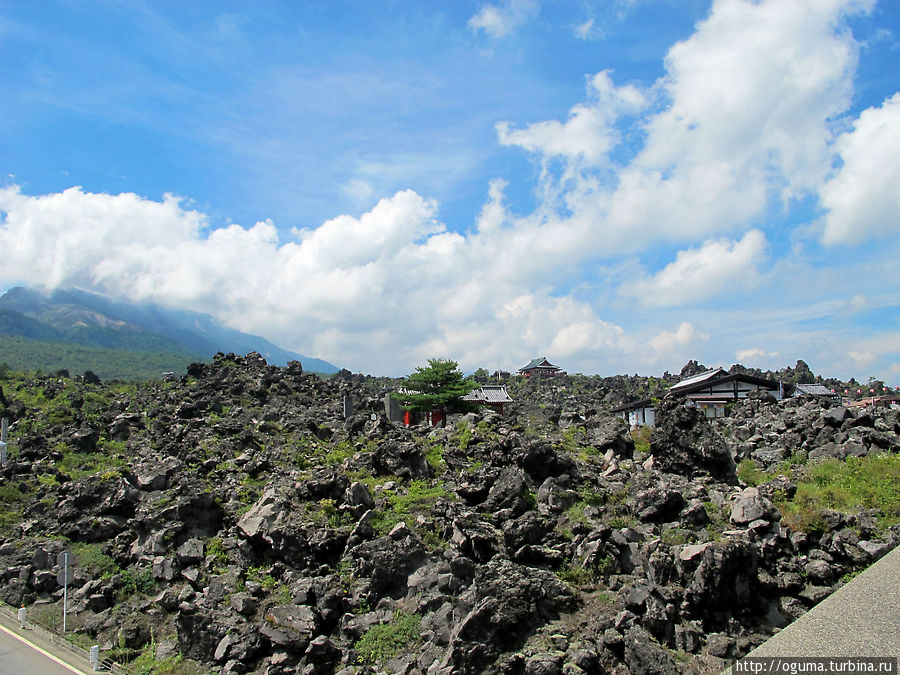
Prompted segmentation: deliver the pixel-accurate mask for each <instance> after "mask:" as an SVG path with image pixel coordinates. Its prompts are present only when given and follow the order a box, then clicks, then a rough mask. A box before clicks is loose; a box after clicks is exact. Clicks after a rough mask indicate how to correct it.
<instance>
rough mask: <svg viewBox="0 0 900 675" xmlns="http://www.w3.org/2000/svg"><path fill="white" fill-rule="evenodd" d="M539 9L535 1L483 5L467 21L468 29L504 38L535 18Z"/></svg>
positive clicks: (507, 1)
mask: <svg viewBox="0 0 900 675" xmlns="http://www.w3.org/2000/svg"><path fill="white" fill-rule="evenodd" d="M539 9H540V6H539V5H538V3H537V2H536V0H506V2H501V3H498V4H496V5H491V4H487V5H483V6H482V7H481V9H479V10H478V12H476V13H475V15H474V16H472V18H470V19H469V28H471V29H472V30H474V31H478V30H483V31H484V32H485V33H487V34H488V35H490V36H492V37H495V38H501V37H505V36H507V35H510V34H511V33H512V32H513V31H514V30H515V29H516V28H518V27H519V26H521V25H522V24H524V23H525V22H526V21H528V20H529V19H530V18H532V17H533V16H535V15H536V14H537V13H538V10H539Z"/></svg>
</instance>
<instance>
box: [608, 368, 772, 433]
mask: <svg viewBox="0 0 900 675" xmlns="http://www.w3.org/2000/svg"><path fill="white" fill-rule="evenodd" d="M752 391H765V392H767V393H769V394H771V395H772V396H774V397H775V398H776V399H778V400H780V399H781V398H782V393H783V392H782V388H781V385H780V384H779V383H778V382H775V381H774V380H767V379H764V378H761V377H754V376H752V375H745V374H743V373H735V374H733V375H729V374H728V371H726V370H724V369H723V368H714V369H713V370H707V371H706V372H703V373H700V374H699V375H694V376H693V377H688V378H686V379H684V380H682V381H681V382H679V383H678V384H675V385H673V386H672V387H671V388H670V389H669V393H668V394H667V396H678V397H683V398H685V399H686V401H687V402H689V405H695V406H697V408H698V409H700V410H701V411H702V412H703V414H704V415H706V417H708V418H710V419H715V418H717V417H725V406H727V405H728V404H729V403H734V402H735V401H737V400H738V399H742V398H746V396H747V394H749V393H750V392H752ZM613 412H614V413H616V414H617V415H618V416H619V417H621V418H622V419H625V420H628V422H629V424H631V426H641V425H646V426H650V427H652V426H654V424H655V423H656V411H655V409H654V407H653V402H652V401H651V399H649V398H647V399H642V400H640V401H632V402H630V403H626V404H625V405H621V406H619V407H617V408H613Z"/></svg>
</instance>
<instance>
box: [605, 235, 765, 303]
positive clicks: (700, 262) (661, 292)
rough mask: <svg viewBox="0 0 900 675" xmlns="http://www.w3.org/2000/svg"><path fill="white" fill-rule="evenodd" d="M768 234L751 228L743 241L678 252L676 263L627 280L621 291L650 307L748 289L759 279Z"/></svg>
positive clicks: (688, 301)
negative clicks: (653, 273)
mask: <svg viewBox="0 0 900 675" xmlns="http://www.w3.org/2000/svg"><path fill="white" fill-rule="evenodd" d="M765 256H766V237H765V235H764V234H763V233H762V232H760V231H759V230H750V231H749V232H747V234H745V235H744V237H743V238H742V239H741V240H740V241H729V240H727V239H720V240H714V241H707V242H706V243H705V244H703V246H701V247H700V248H697V249H689V250H686V251H679V252H678V254H677V255H676V257H675V260H674V262H672V263H669V264H668V265H666V266H665V267H664V268H663V269H662V270H660V271H659V272H658V273H657V274H655V275H653V276H652V277H650V278H644V279H640V280H638V281H637V282H634V283H624V284H623V285H622V286H621V288H620V292H621V293H622V294H623V295H625V296H628V297H636V298H638V299H639V300H640V302H641V303H642V304H643V305H644V306H647V307H664V306H669V307H671V306H678V305H687V304H693V303H698V302H702V301H704V300H707V299H709V298H711V297H714V296H717V295H721V294H722V293H723V292H731V291H733V290H746V289H749V288H751V287H752V286H754V285H755V284H757V283H758V282H759V280H760V274H759V272H758V267H759V265H760V264H761V263H762V262H763V260H764V259H765Z"/></svg>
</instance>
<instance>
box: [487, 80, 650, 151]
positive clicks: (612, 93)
mask: <svg viewBox="0 0 900 675" xmlns="http://www.w3.org/2000/svg"><path fill="white" fill-rule="evenodd" d="M587 89H588V93H589V94H590V95H591V98H593V99H594V101H593V102H592V103H590V104H584V105H576V106H574V107H573V108H572V109H571V110H570V111H569V119H568V120H566V121H565V122H558V121H557V120H548V121H545V122H536V123H534V124H530V125H528V126H527V127H525V128H524V129H518V130H511V129H510V127H509V123H508V122H500V123H499V124H498V125H497V136H498V138H499V141H500V144H501V145H516V146H519V147H521V148H524V149H525V150H528V151H529V152H535V153H540V154H542V155H546V156H550V157H563V158H567V159H570V160H582V161H584V162H585V163H587V164H589V165H597V164H600V163H602V162H604V161H605V159H606V156H607V154H608V153H609V151H610V150H611V149H612V148H613V147H614V146H615V145H616V143H617V142H618V140H619V134H618V132H617V131H616V129H615V127H614V123H615V121H616V119H617V118H618V117H619V116H620V115H623V114H626V113H635V112H638V111H639V110H641V109H642V108H643V107H644V106H645V105H646V97H645V95H644V93H643V92H642V91H641V90H640V89H638V88H637V87H635V86H634V85H625V86H622V87H616V86H615V84H613V81H612V78H611V77H610V72H609V71H606V70H604V71H602V72H600V73H597V74H596V75H594V76H593V77H591V78H589V79H588V86H587Z"/></svg>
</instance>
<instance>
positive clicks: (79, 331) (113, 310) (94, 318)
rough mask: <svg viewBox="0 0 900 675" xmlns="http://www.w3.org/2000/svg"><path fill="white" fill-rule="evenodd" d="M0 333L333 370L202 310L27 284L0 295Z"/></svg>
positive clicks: (193, 357)
mask: <svg viewBox="0 0 900 675" xmlns="http://www.w3.org/2000/svg"><path fill="white" fill-rule="evenodd" d="M0 334H2V335H7V336H15V337H18V338H24V339H27V340H38V341H41V342H44V343H56V344H68V345H79V346H82V347H88V348H92V349H110V350H117V351H121V352H144V353H156V354H160V355H162V354H166V355H168V357H170V358H172V357H174V358H175V359H176V360H177V361H178V362H179V363H180V362H182V361H184V360H185V359H188V360H204V359H209V358H211V357H212V356H213V354H215V353H216V352H219V351H221V352H234V353H236V354H246V353H248V352H251V351H255V352H259V353H260V354H262V355H263V356H264V357H265V358H266V360H267V361H268V362H269V363H271V364H273V365H285V364H286V363H287V362H288V361H300V362H301V363H302V364H303V368H304V370H306V371H308V372H319V373H335V372H337V371H338V368H337V366H334V365H332V364H331V363H328V362H327V361H323V360H321V359H316V358H312V357H308V356H304V355H302V354H298V353H296V352H291V351H288V350H286V349H282V348H281V347H278V346H277V345H274V344H272V343H271V342H269V341H268V340H266V339H265V338H262V337H259V336H257V335H249V334H247V333H241V332H240V331H236V330H233V329H230V328H226V327H225V326H223V325H222V323H221V322H220V321H219V320H218V319H216V318H214V317H212V316H209V315H207V314H200V313H197V312H189V311H186V310H171V309H166V308H164V307H160V306H158V305H151V304H144V305H135V304H130V303H125V302H120V301H116V300H112V299H110V298H107V297H104V296H102V295H97V294H94V293H87V292H85V291H80V290H76V289H68V290H56V291H53V292H52V293H50V294H44V293H42V292H40V291H37V290H34V289H30V288H23V287H16V288H11V289H10V290H8V291H7V292H6V293H5V294H4V295H3V296H0ZM16 344H19V345H21V343H16ZM0 360H4V359H3V358H2V357H0ZM6 360H7V361H9V360H8V359H6ZM10 365H11V366H12V365H13V363H12V362H10Z"/></svg>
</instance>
